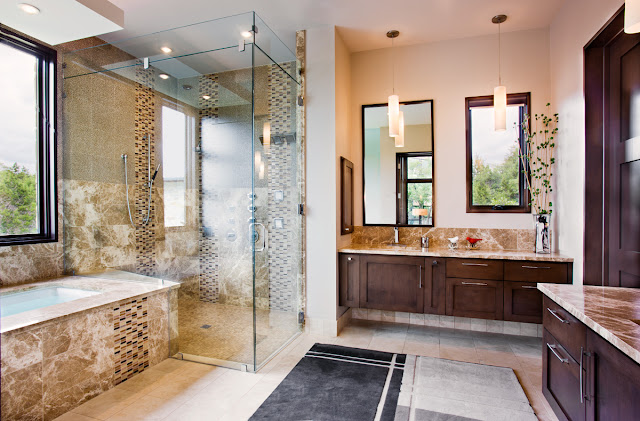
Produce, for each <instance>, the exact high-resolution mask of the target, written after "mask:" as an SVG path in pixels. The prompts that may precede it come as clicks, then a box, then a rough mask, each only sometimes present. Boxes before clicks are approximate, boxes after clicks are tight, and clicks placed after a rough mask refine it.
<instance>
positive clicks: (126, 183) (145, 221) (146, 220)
mask: <svg viewBox="0 0 640 421" xmlns="http://www.w3.org/2000/svg"><path fill="white" fill-rule="evenodd" d="M142 138H143V139H145V138H146V139H147V151H148V156H147V159H148V160H147V163H148V165H147V180H148V181H147V182H146V183H144V185H145V186H147V187H148V188H149V200H148V202H147V215H146V216H145V217H144V218H143V219H142V224H141V225H137V224H136V223H135V222H133V216H131V205H130V204H129V176H128V171H127V159H128V156H127V154H126V153H125V154H122V155H120V158H122V160H123V161H124V188H125V195H126V198H127V211H128V212H129V222H131V226H132V227H133V228H142V227H144V226H145V225H147V224H148V223H149V220H151V193H152V191H153V182H154V181H155V179H156V176H157V175H158V171H159V170H160V164H158V166H157V167H156V170H155V172H154V173H153V175H151V136H149V135H148V134H147V135H144V136H143V137H142Z"/></svg>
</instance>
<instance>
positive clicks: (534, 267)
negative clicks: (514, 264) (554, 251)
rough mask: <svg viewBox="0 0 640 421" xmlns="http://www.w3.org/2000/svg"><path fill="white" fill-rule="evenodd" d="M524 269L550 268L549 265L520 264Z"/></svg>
mask: <svg viewBox="0 0 640 421" xmlns="http://www.w3.org/2000/svg"><path fill="white" fill-rule="evenodd" d="M522 267H523V268H525V269H551V268H550V267H549V266H525V265H523V266H522Z"/></svg>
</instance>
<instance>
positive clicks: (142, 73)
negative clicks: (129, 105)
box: [131, 67, 156, 275]
mask: <svg viewBox="0 0 640 421" xmlns="http://www.w3.org/2000/svg"><path fill="white" fill-rule="evenodd" d="M136 78H137V79H138V83H137V84H136V93H135V103H136V111H135V145H136V153H135V178H134V179H135V193H134V195H135V202H134V203H135V210H134V209H131V211H132V212H135V216H134V221H135V223H136V225H137V227H136V233H135V238H136V271H137V272H138V273H140V274H143V275H152V274H153V273H154V269H155V262H156V258H155V254H156V253H155V250H156V247H155V240H156V236H155V231H156V226H155V221H154V219H155V218H153V215H154V212H155V209H154V202H153V195H152V198H151V199H149V188H148V186H147V183H148V182H149V170H150V168H149V154H150V155H151V167H152V168H151V169H154V168H155V165H156V163H155V95H154V93H153V86H154V74H153V71H152V70H150V69H148V70H145V69H143V68H141V67H139V68H138V69H137V70H136ZM149 136H150V137H151V143H150V145H151V149H150V150H149V140H148V137H149ZM149 202H151V203H149ZM149 206H150V207H151V213H150V215H151V218H150V220H149V222H148V224H146V225H144V226H142V223H143V220H144V218H145V217H146V215H147V209H148V207H149Z"/></svg>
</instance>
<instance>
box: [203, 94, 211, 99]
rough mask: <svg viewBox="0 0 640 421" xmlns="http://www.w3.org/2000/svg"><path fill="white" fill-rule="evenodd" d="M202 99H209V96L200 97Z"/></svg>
mask: <svg viewBox="0 0 640 421" xmlns="http://www.w3.org/2000/svg"><path fill="white" fill-rule="evenodd" d="M202 99H211V96H209V95H202Z"/></svg>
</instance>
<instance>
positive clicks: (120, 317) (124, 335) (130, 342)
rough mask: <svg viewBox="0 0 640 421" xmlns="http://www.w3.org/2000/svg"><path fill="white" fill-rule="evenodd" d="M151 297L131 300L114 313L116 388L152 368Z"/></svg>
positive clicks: (119, 305) (118, 307)
mask: <svg viewBox="0 0 640 421" xmlns="http://www.w3.org/2000/svg"><path fill="white" fill-rule="evenodd" d="M147 298H148V297H142V298H138V299H133V300H127V301H124V302H121V303H119V304H118V306H116V307H114V309H113V332H114V340H115V344H114V350H113V355H114V360H115V370H114V374H115V377H114V384H116V385H118V384H120V383H122V382H124V381H126V380H127V379H130V378H131V377H133V376H135V375H136V374H138V373H140V372H142V371H144V369H145V368H147V367H149V318H148V310H149V306H148V303H147Z"/></svg>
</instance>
